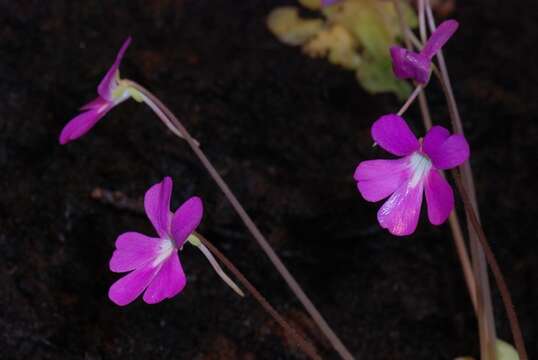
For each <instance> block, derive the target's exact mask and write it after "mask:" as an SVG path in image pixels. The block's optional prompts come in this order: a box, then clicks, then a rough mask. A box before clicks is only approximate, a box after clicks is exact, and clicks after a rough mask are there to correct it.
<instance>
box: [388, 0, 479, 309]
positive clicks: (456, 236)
mask: <svg viewBox="0 0 538 360" xmlns="http://www.w3.org/2000/svg"><path fill="white" fill-rule="evenodd" d="M394 6H395V8H396V12H397V14H398V18H399V20H400V27H401V32H402V34H404V40H405V43H406V47H407V49H408V50H411V41H412V37H411V36H410V34H412V32H411V29H410V28H409V26H407V24H406V23H405V18H404V16H403V11H402V9H401V4H400V0H394ZM419 25H420V23H419ZM423 25H424V23H423ZM413 36H414V35H413ZM424 39H426V35H425V29H424ZM414 41H415V42H416V43H419V40H418V39H414ZM419 50H420V49H419ZM425 92H426V91H425V89H422V91H421V92H420V94H419V97H418V100H419V106H420V112H421V115H422V121H423V123H424V127H425V129H426V131H429V130H430V129H431V128H432V120H431V115H430V111H429V107H428V102H427V99H426V93H425ZM441 174H442V176H443V177H445V174H444V172H441ZM448 221H449V225H450V230H451V232H452V239H453V240H454V246H455V248H456V251H457V254H458V259H459V261H460V265H461V268H462V272H463V276H464V279H465V284H466V286H467V290H468V292H469V296H470V298H471V302H472V304H473V308H474V310H475V312H477V310H478V308H477V294H476V280H475V277H474V272H473V269H472V265H471V261H470V258H469V254H468V253H467V247H466V245H465V240H464V238H463V232H462V230H461V225H460V221H459V219H458V215H457V213H456V211H452V212H451V213H450V216H449V218H448ZM477 315H478V314H477Z"/></svg>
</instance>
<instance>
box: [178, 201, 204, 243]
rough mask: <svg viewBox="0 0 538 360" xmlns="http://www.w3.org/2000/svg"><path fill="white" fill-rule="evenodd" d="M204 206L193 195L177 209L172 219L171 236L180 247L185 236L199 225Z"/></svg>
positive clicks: (185, 238)
mask: <svg viewBox="0 0 538 360" xmlns="http://www.w3.org/2000/svg"><path fill="white" fill-rule="evenodd" d="M203 213H204V207H203V204H202V200H201V199H200V198H199V197H197V196H193V197H191V198H190V199H188V200H187V201H185V202H184V203H183V205H181V206H180V207H179V209H177V211H176V213H175V214H174V217H173V219H172V237H173V239H174V240H175V241H176V244H177V246H178V247H182V246H183V243H184V242H185V240H187V237H188V236H189V235H190V234H192V232H193V231H194V230H196V228H197V227H198V225H200V221H201V220H202V215H203Z"/></svg>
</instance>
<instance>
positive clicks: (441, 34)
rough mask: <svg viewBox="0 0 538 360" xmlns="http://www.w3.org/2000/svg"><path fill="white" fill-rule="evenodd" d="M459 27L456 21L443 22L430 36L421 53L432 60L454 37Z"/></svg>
mask: <svg viewBox="0 0 538 360" xmlns="http://www.w3.org/2000/svg"><path fill="white" fill-rule="evenodd" d="M458 27H459V23H458V22H457V21H456V20H446V21H443V22H442V23H441V25H439V27H438V28H437V29H436V30H435V31H434V32H433V34H432V35H431V36H430V38H429V39H428V41H427V42H426V45H424V48H423V49H422V51H421V52H420V53H421V54H422V55H424V56H425V57H427V58H428V59H430V60H431V59H432V58H433V57H434V56H435V54H437V52H438V51H439V50H441V48H442V47H443V45H445V44H446V42H447V41H448V40H449V39H450V38H451V37H452V35H454V33H455V32H456V30H458Z"/></svg>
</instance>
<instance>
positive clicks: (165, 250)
mask: <svg viewBox="0 0 538 360" xmlns="http://www.w3.org/2000/svg"><path fill="white" fill-rule="evenodd" d="M176 250H177V248H176V247H175V246H174V242H173V241H172V240H170V239H162V242H161V244H160V246H159V251H158V253H157V256H156V257H155V259H154V260H153V263H152V264H151V265H152V266H158V265H159V264H161V263H162V262H163V261H164V260H166V259H168V257H170V255H171V254H172V253H173V252H174V251H176Z"/></svg>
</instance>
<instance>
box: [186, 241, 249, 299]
mask: <svg viewBox="0 0 538 360" xmlns="http://www.w3.org/2000/svg"><path fill="white" fill-rule="evenodd" d="M195 246H196V245H195ZM196 247H197V248H198V249H199V250H200V251H201V252H202V254H204V256H205V257H206V259H207V261H209V264H211V267H212V268H213V270H215V272H216V273H217V275H218V276H219V277H220V278H221V279H222V281H224V282H225V283H226V285H228V286H229V287H230V288H232V290H233V291H235V292H236V294H237V295H239V296H241V297H243V296H245V294H244V293H243V291H241V289H240V288H239V287H238V286H237V285H236V284H235V283H234V282H233V280H232V279H230V277H229V276H228V275H226V273H225V272H224V271H223V270H222V268H221V267H220V265H219V263H218V262H217V260H215V258H214V257H213V254H212V253H211V251H209V249H208V248H207V247H205V245H204V244H202V243H200V244H198V245H197V246H196Z"/></svg>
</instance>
